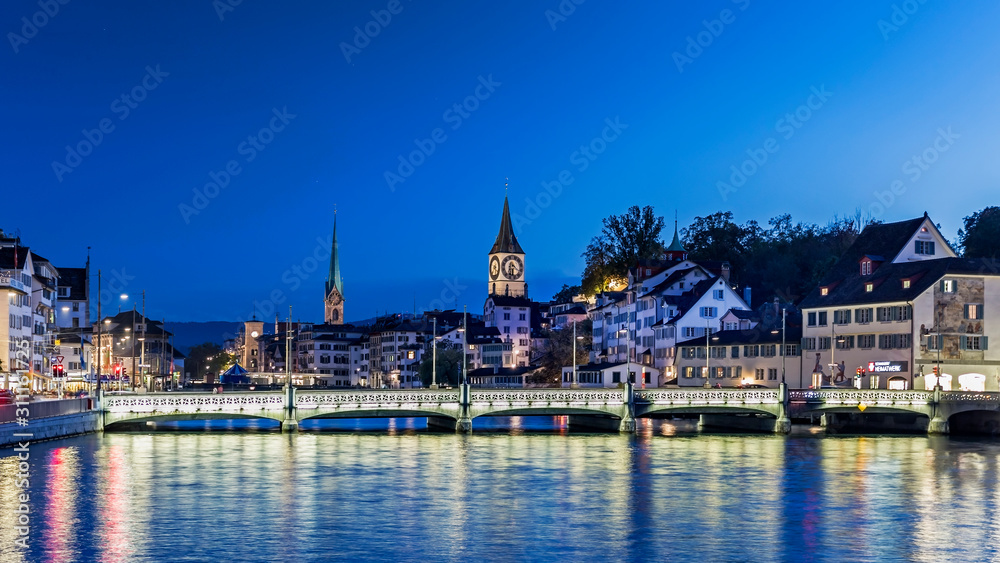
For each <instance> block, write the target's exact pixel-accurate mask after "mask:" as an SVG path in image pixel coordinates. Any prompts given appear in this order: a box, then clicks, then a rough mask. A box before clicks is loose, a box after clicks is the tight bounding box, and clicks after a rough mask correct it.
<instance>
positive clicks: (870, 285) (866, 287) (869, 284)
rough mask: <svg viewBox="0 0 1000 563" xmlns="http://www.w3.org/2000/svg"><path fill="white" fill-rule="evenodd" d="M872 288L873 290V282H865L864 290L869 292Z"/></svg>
mask: <svg viewBox="0 0 1000 563" xmlns="http://www.w3.org/2000/svg"><path fill="white" fill-rule="evenodd" d="M874 290H875V284H874V283H872V282H868V283H866V284H865V291H866V292H868V293H871V292H872V291H874Z"/></svg>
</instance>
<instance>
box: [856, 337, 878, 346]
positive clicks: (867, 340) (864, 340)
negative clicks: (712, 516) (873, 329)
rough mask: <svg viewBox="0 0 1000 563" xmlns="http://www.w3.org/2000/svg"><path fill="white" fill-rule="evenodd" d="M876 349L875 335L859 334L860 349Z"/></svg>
mask: <svg viewBox="0 0 1000 563" xmlns="http://www.w3.org/2000/svg"><path fill="white" fill-rule="evenodd" d="M874 347H875V335H874V334H859V335H858V348H874Z"/></svg>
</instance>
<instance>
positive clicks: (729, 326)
mask: <svg viewBox="0 0 1000 563" xmlns="http://www.w3.org/2000/svg"><path fill="white" fill-rule="evenodd" d="M737 328H739V326H738V325H737V324H736V323H726V330H736V329H737Z"/></svg>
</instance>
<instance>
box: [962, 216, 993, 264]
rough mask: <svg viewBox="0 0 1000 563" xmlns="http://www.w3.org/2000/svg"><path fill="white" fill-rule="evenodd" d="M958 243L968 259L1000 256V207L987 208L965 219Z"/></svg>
mask: <svg viewBox="0 0 1000 563" xmlns="http://www.w3.org/2000/svg"><path fill="white" fill-rule="evenodd" d="M963 223H964V226H963V227H964V228H962V229H959V231H958V242H959V244H960V245H961V247H962V255H963V256H965V257H966V258H996V257H998V256H1000V207H986V208H984V209H983V210H981V211H977V212H975V213H973V214H972V215H969V216H968V217H966V218H965V219H963Z"/></svg>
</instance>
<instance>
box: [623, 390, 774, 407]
mask: <svg viewBox="0 0 1000 563" xmlns="http://www.w3.org/2000/svg"><path fill="white" fill-rule="evenodd" d="M635 400H636V401H642V402H648V403H653V404H691V405H696V404H708V405H711V404H720V405H724V404H732V403H742V404H773V403H778V402H780V401H781V396H780V394H779V391H778V390H777V389H695V388H692V389H646V390H641V391H636V392H635Z"/></svg>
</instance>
